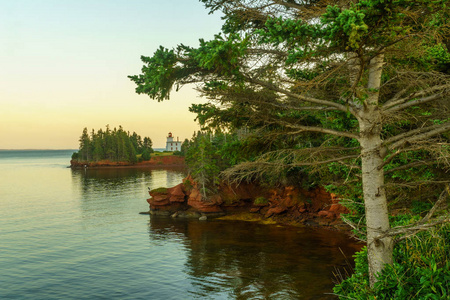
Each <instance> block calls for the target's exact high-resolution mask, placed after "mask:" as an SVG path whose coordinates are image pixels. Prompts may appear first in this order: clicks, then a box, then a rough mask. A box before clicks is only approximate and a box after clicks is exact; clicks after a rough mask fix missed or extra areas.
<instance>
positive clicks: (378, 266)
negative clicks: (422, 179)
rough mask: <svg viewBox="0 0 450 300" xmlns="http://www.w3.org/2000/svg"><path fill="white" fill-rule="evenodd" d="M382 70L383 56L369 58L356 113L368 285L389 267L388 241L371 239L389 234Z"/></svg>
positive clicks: (388, 239) (390, 257) (390, 260)
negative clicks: (364, 93)
mask: <svg viewBox="0 0 450 300" xmlns="http://www.w3.org/2000/svg"><path fill="white" fill-rule="evenodd" d="M382 68H383V55H382V54H380V55H378V56H376V57H375V58H373V59H372V60H371V62H370V65H369V82H368V89H367V91H368V98H367V100H366V101H365V102H364V107H363V108H361V110H360V111H359V116H358V119H359V128H360V138H359V142H360V145H361V163H362V183H363V195H364V206H365V211H366V224H367V252H368V261H369V276H370V285H371V286H373V284H374V283H375V282H376V281H377V278H376V275H377V274H378V273H379V272H381V271H382V270H383V268H384V267H385V265H386V264H392V251H393V241H392V238H390V237H388V238H383V239H380V240H376V239H375V238H376V237H377V236H378V235H380V234H382V233H384V232H386V231H387V230H389V228H390V225H389V215H388V207H387V199H386V193H385V188H384V172H383V169H382V168H380V169H378V167H379V166H381V165H382V163H383V157H382V154H381V153H380V151H381V149H382V140H381V129H382V122H381V113H380V110H379V108H378V97H379V92H378V89H379V88H380V83H381V72H382Z"/></svg>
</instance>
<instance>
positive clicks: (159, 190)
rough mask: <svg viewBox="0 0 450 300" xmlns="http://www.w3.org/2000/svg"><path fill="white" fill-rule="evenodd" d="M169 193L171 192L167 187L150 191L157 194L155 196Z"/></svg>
mask: <svg viewBox="0 0 450 300" xmlns="http://www.w3.org/2000/svg"><path fill="white" fill-rule="evenodd" d="M168 192H169V190H168V189H167V188H165V187H159V188H156V189H153V190H151V191H150V193H155V194H167V193H168Z"/></svg>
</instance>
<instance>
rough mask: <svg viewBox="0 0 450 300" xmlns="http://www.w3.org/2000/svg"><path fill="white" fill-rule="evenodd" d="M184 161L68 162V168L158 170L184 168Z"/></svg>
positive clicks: (159, 158)
mask: <svg viewBox="0 0 450 300" xmlns="http://www.w3.org/2000/svg"><path fill="white" fill-rule="evenodd" d="M185 166H186V165H185V161H184V157H183V156H173V155H167V156H153V157H152V158H151V159H150V160H148V161H142V162H138V163H134V164H132V163H129V162H113V161H109V160H101V161H96V162H86V161H76V160H71V161H70V167H71V168H73V169H82V168H111V167H114V168H125V167H126V168H140V167H149V168H159V167H185Z"/></svg>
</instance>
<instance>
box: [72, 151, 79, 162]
mask: <svg viewBox="0 0 450 300" xmlns="http://www.w3.org/2000/svg"><path fill="white" fill-rule="evenodd" d="M79 156H80V155H79V153H78V152H74V153H73V154H72V159H73V160H78V157H79Z"/></svg>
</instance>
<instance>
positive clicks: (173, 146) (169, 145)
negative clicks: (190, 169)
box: [166, 132, 181, 151]
mask: <svg viewBox="0 0 450 300" xmlns="http://www.w3.org/2000/svg"><path fill="white" fill-rule="evenodd" d="M166 151H181V142H180V141H179V139H178V137H177V140H176V141H174V140H173V135H172V132H169V134H168V135H167V142H166Z"/></svg>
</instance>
